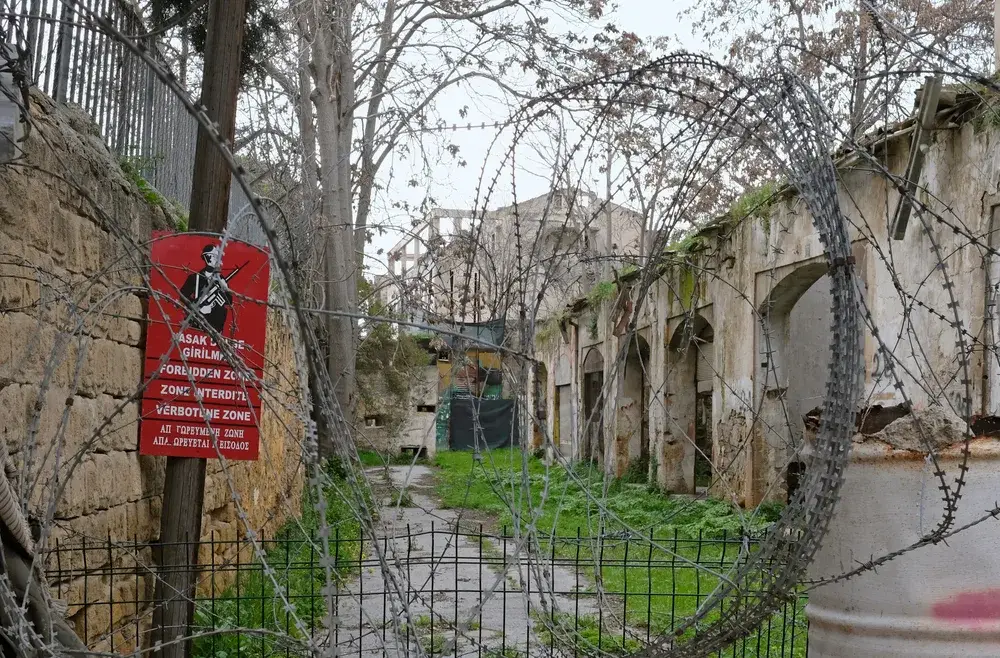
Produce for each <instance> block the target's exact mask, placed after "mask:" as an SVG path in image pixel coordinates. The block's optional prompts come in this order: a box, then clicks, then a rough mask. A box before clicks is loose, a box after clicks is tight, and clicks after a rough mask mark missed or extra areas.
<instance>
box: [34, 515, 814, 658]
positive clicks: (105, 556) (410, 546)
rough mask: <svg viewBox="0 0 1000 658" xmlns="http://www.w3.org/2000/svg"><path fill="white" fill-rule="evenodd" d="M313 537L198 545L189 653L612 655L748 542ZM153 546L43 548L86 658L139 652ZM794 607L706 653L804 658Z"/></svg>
mask: <svg viewBox="0 0 1000 658" xmlns="http://www.w3.org/2000/svg"><path fill="white" fill-rule="evenodd" d="M322 541H323V540H322V538H321V537H318V536H316V535H311V536H307V535H305V534H303V533H302V532H299V531H295V530H291V531H283V532H282V533H279V534H277V535H276V536H272V537H267V538H262V539H260V540H258V542H259V543H258V546H259V548H261V549H263V552H264V553H265V554H266V556H267V559H266V561H263V562H262V561H260V560H259V559H253V558H252V556H253V555H254V554H255V553H254V550H252V547H251V545H250V544H249V543H248V542H245V541H235V540H222V539H219V538H217V537H215V536H214V535H213V536H212V537H211V538H210V539H209V541H206V542H202V543H201V544H200V554H201V556H202V564H203V567H204V571H203V573H202V577H201V585H200V588H199V599H198V600H197V602H196V615H195V617H196V624H195V627H194V628H193V629H192V636H193V637H194V638H195V640H194V644H193V652H192V655H194V656H196V657H208V656H212V657H219V656H227V657H232V656H248V657H249V656H275V655H285V656H292V655H302V654H304V653H307V650H306V641H307V640H313V641H315V640H317V639H320V640H321V641H322V643H323V644H324V645H327V646H330V645H333V646H336V648H337V655H347V656H350V655H357V656H375V655H416V654H418V653H419V652H420V651H421V650H422V651H423V652H424V653H426V654H428V655H462V656H536V655H552V656H555V655H559V656H570V655H572V656H584V655H608V654H612V655H614V654H618V655H622V654H627V653H631V652H633V651H636V650H638V649H640V648H642V647H646V646H648V645H649V643H650V642H654V641H655V639H656V637H657V636H659V635H661V634H671V633H673V632H674V631H675V629H676V628H677V626H678V624H679V622H681V621H682V620H683V619H684V618H685V617H687V616H689V615H690V614H691V613H692V612H694V610H695V609H696V608H697V607H698V606H699V605H700V604H701V603H703V602H704V601H705V600H706V598H707V596H708V595H709V594H710V593H711V591H712V590H713V589H714V588H715V587H716V586H717V585H718V584H719V582H720V578H722V577H724V575H723V574H725V573H726V572H727V571H728V570H731V569H732V568H733V567H735V566H737V565H738V564H740V563H745V562H746V561H748V560H752V559H753V558H754V553H755V550H756V548H757V547H758V540H757V538H752V537H747V536H734V535H732V534H727V533H720V534H717V535H713V536H708V535H704V534H698V535H696V536H689V535H683V534H679V533H678V532H676V531H675V532H673V533H669V534H665V535H664V536H653V537H649V536H646V537H642V536H638V535H636V536H630V535H629V534H627V533H626V534H616V535H608V536H603V537H600V536H590V535H589V534H588V533H587V532H586V531H585V529H579V530H578V531H577V533H576V534H575V535H573V536H553V537H550V538H548V539H547V540H546V545H545V546H536V547H533V548H534V550H531V551H526V550H524V547H523V541H524V537H523V536H519V533H517V532H513V531H512V529H511V528H503V529H501V530H500V531H499V532H490V531H488V530H487V529H485V528H484V527H483V526H481V525H480V526H478V527H465V526H461V527H459V526H456V525H455V524H444V523H442V524H434V523H431V524H429V525H427V526H424V527H411V526H407V527H406V528H405V531H401V532H397V533H393V534H392V535H391V536H389V535H387V536H382V537H379V538H378V539H376V540H374V541H372V540H365V539H364V538H362V537H360V536H359V535H358V534H357V532H349V533H345V532H341V531H340V529H337V528H335V529H334V530H333V531H332V533H331V536H330V537H329V542H330V552H329V555H330V556H331V558H332V563H330V564H329V565H327V564H324V563H323V561H322V560H321V559H320V556H321V555H322V548H321V545H322ZM191 548H192V549H193V548H194V546H191ZM152 550H153V549H152V546H151V545H150V544H147V543H142V542H116V541H111V540H110V539H109V540H107V541H104V542H83V541H81V542H74V543H57V544H55V545H54V547H53V548H52V550H51V551H50V552H49V553H48V555H47V562H48V576H49V581H50V585H51V587H52V589H53V591H54V592H55V593H56V595H57V596H58V597H59V598H61V599H62V600H64V601H65V602H66V603H67V604H68V605H69V610H68V615H69V617H70V619H71V620H72V621H73V622H74V623H75V624H76V627H77V629H78V632H79V633H80V634H81V636H83V637H86V638H87V640H88V644H90V646H91V647H92V648H94V649H95V650H107V651H113V652H114V651H117V652H120V653H122V654H125V653H128V652H132V651H138V650H141V649H142V648H143V647H145V648H148V646H146V645H147V644H148V632H149V625H150V620H151V619H152V607H153V605H154V601H153V600H152V597H151V595H152V591H153V579H154V567H153V566H152V562H151V558H152V556H153V553H152ZM529 555H530V556H531V557H528V556H529ZM541 556H547V559H546V558H542V557H541ZM327 566H329V567H330V569H331V570H332V573H333V578H332V579H331V580H330V581H329V582H330V583H332V586H331V587H329V588H328V587H327V582H328V581H327ZM762 568H780V565H762ZM804 604H805V598H804V597H799V598H798V599H797V600H795V601H793V602H789V603H787V604H786V605H785V606H784V607H783V608H782V609H781V610H780V611H779V612H778V613H776V614H775V615H773V617H772V618H771V619H770V620H769V621H768V622H767V623H766V624H764V625H763V626H761V627H760V628H759V629H758V630H757V631H756V632H755V633H753V634H751V635H749V636H747V637H746V638H744V639H743V640H741V641H740V642H738V643H736V644H734V645H733V646H731V647H729V648H727V649H725V650H724V651H720V652H716V653H713V654H712V655H717V656H731V657H733V658H736V657H745V656H753V657H758V656H760V657H763V656H771V657H785V656H787V657H793V656H794V657H799V656H805V655H807V654H806V652H807V645H806V631H807V628H806V618H805V615H804V614H803V607H804ZM330 613H332V617H331V616H330ZM331 620H332V623H331ZM296 639H298V640H302V641H303V642H302V644H301V645H299V644H297V643H296ZM418 645H419V646H418Z"/></svg>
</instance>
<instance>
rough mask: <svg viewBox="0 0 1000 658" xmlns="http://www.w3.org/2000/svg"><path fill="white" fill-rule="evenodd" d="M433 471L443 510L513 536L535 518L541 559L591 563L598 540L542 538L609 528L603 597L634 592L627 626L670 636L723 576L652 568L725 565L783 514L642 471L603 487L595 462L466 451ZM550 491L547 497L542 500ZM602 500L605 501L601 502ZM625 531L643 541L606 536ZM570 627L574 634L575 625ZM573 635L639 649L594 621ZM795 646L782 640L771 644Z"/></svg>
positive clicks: (491, 550) (613, 648)
mask: <svg viewBox="0 0 1000 658" xmlns="http://www.w3.org/2000/svg"><path fill="white" fill-rule="evenodd" d="M435 464H436V465H437V466H438V467H439V469H440V470H439V471H438V473H437V480H438V488H437V491H438V495H439V496H440V497H441V498H442V501H443V503H444V506H446V507H452V508H465V509H476V510H482V511H484V512H486V513H487V514H488V515H489V516H492V517H494V518H496V519H497V521H498V525H505V526H508V531H509V527H510V526H512V525H513V524H514V523H525V524H526V523H529V522H530V521H528V520H527V519H526V517H527V516H530V515H527V514H523V512H526V511H528V510H531V511H533V512H535V513H536V514H537V518H536V519H535V520H534V521H533V523H534V527H535V528H536V529H537V530H540V531H542V533H543V534H542V537H541V538H540V542H539V543H540V545H539V547H538V550H539V552H540V553H541V554H548V553H549V552H552V553H553V554H554V555H556V556H560V557H564V558H569V559H579V560H581V563H586V562H587V561H588V560H590V559H591V558H592V557H593V555H594V553H593V551H595V550H598V549H597V548H596V547H597V546H598V543H596V542H593V541H588V542H583V543H582V544H581V543H577V542H575V541H563V540H556V539H548V540H547V539H546V538H545V536H546V534H549V533H551V535H550V536H554V537H557V538H563V539H564V538H567V537H575V536H576V534H577V532H578V531H579V532H580V534H581V535H582V536H583V537H585V538H589V539H596V538H597V536H598V533H597V530H598V522H599V521H600V522H602V523H603V528H602V531H603V533H604V537H605V539H604V541H603V542H601V543H600V547H601V548H600V550H602V555H603V557H604V564H603V565H602V566H601V567H600V572H599V574H600V579H601V582H602V584H603V587H604V588H605V590H606V591H611V592H627V596H624V597H623V598H624V601H623V605H624V607H625V610H624V612H625V620H626V623H627V626H628V627H629V628H633V629H638V628H644V627H646V626H648V627H649V628H650V629H651V630H652V632H654V633H662V632H669V631H670V629H671V628H672V624H673V623H674V622H675V621H676V620H677V619H679V618H682V617H685V616H687V615H690V614H692V613H694V611H695V608H696V606H697V601H698V596H697V592H699V591H701V592H704V591H706V589H705V588H709V589H711V587H712V586H713V585H714V584H716V583H718V577H717V576H714V575H712V574H710V573H708V572H706V571H703V570H697V569H673V568H652V567H651V566H650V565H651V564H652V565H655V564H674V563H676V561H677V560H678V559H680V560H683V561H691V562H698V563H701V564H712V563H715V564H722V563H724V562H725V563H728V562H730V561H732V560H733V559H734V547H733V538H734V537H744V536H750V537H756V536H760V535H761V534H762V533H763V532H764V531H765V530H766V529H767V527H768V526H770V524H772V523H773V522H774V521H775V519H777V518H778V516H779V515H780V512H781V505H780V504H773V503H771V504H767V505H762V506H761V507H760V508H758V509H757V510H746V511H742V510H740V509H739V508H737V507H735V506H733V505H732V504H730V503H727V502H725V501H721V500H713V499H707V500H691V499H689V498H686V497H681V496H667V495H662V494H660V493H657V492H656V491H650V490H649V488H647V487H646V486H642V484H637V483H641V482H644V481H645V473H646V466H645V465H639V466H637V467H636V469H635V470H634V471H633V472H632V473H630V474H627V475H626V477H623V478H619V479H615V480H612V481H608V482H606V481H605V478H604V476H603V474H602V472H601V471H600V469H598V468H595V467H594V466H593V465H591V464H584V463H578V464H576V465H574V466H573V467H572V470H571V471H566V470H564V469H562V468H559V467H556V466H553V467H548V468H546V466H545V464H544V463H542V462H541V461H540V460H538V459H536V458H534V457H531V456H527V457H526V456H524V455H522V453H521V452H520V450H519V449H503V450H492V451H488V452H486V453H484V454H483V456H482V460H481V461H476V460H474V459H473V456H472V454H471V453H467V452H455V451H448V452H440V453H438V455H437V458H436V460H435ZM640 473H641V474H642V476H641V477H640V475H639V474H640ZM525 476H526V477H527V484H528V487H527V491H526V490H525V487H524V483H525V481H524V477H525ZM543 490H547V492H548V493H547V496H546V498H545V499H544V500H543V499H542V491H543ZM605 492H606V494H605ZM595 501H601V505H600V506H599V505H598V504H597V502H595ZM514 511H517V512H518V514H514ZM625 529H631V530H632V532H635V531H636V530H638V531H639V532H640V533H641V536H640V537H638V538H635V537H634V535H633V536H632V538H629V537H628V535H626V538H625V539H607V538H608V537H613V536H614V535H616V534H617V533H619V532H620V531H622V530H625ZM649 533H651V534H652V535H653V536H654V537H655V538H656V540H657V541H656V546H655V547H654V546H650V543H649V541H648V540H647V539H645V537H646V536H648V534H649ZM494 541H496V540H494ZM640 547H641V549H640ZM636 549H640V550H636ZM481 553H482V554H483V555H484V557H486V558H487V559H489V560H491V561H492V560H494V559H496V560H500V559H502V558H503V553H502V549H500V548H499V547H498V546H496V545H494V543H493V542H487V541H485V540H484V541H483V546H482V549H481ZM581 574H583V577H584V578H585V579H586V580H587V581H589V582H594V581H596V580H597V575H598V574H597V573H596V572H595V570H594V567H593V566H589V567H583V568H582V571H581ZM650 594H653V595H654V596H652V597H651V596H649V595H650ZM670 594H672V596H671V595H670ZM796 605H799V606H801V605H802V603H801V602H799V603H798V604H796ZM620 610H621V609H620ZM778 614H779V617H778V622H777V623H778V624H781V617H780V614H782V613H778ZM591 621H593V620H591ZM781 627H782V628H784V625H782V626H781ZM569 629H570V631H572V629H573V626H572V620H570V626H569ZM558 630H559V629H558V627H556V631H557V633H556V636H555V637H554V638H551V639H553V640H554V641H560V639H562V640H563V641H565V639H566V638H565V633H563V634H562V635H560V634H559V633H558ZM793 632H795V633H796V635H798V634H799V633H800V632H801V633H804V631H801V630H794V631H793ZM779 635H780V634H779ZM576 637H577V639H578V640H580V642H584V643H586V642H589V643H590V644H591V645H592V646H593V647H599V648H600V650H601V651H604V652H608V653H620V652H623V651H626V652H627V651H629V650H631V649H632V648H633V645H632V644H631V640H630V639H629V638H628V636H627V634H626V641H625V642H624V643H623V642H622V635H621V629H620V626H619V628H618V631H617V633H609V632H608V629H607V628H604V629H600V631H598V627H597V624H596V622H594V623H592V624H591V623H590V622H588V623H587V624H584V625H583V626H582V627H581V628H580V630H579V635H578V636H576ZM615 637H616V638H617V639H615ZM799 637H801V636H799ZM788 640H789V637H788V635H784V636H783V638H778V639H775V640H774V641H775V642H780V641H786V642H787V641H788ZM768 642H770V640H768ZM582 646H583V645H578V648H579V647H582ZM796 646H798V641H796ZM764 648H766V647H764ZM773 649H774V647H771V650H773ZM796 650H798V649H796ZM803 650H804V649H803ZM748 655H750V654H748ZM761 655H764V654H761ZM795 655H796V656H798V655H800V654H798V653H796V654H795Z"/></svg>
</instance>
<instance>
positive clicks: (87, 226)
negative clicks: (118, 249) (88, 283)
mask: <svg viewBox="0 0 1000 658" xmlns="http://www.w3.org/2000/svg"><path fill="white" fill-rule="evenodd" d="M74 219H75V220H76V222H77V224H78V226H79V229H80V230H79V236H80V243H79V245H77V247H76V258H75V259H74V261H75V265H76V269H77V271H79V272H83V273H86V274H89V275H93V274H97V273H98V272H100V270H101V240H100V238H99V236H98V234H99V233H103V232H104V231H102V230H101V229H100V227H99V226H97V225H95V224H94V223H93V222H92V221H91V220H90V219H88V218H86V217H80V216H75V217H74Z"/></svg>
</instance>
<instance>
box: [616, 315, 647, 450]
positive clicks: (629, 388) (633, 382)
mask: <svg viewBox="0 0 1000 658" xmlns="http://www.w3.org/2000/svg"><path fill="white" fill-rule="evenodd" d="M618 404H619V408H618V414H619V419H618V421H619V422H618V425H619V427H618V434H619V436H622V435H624V436H627V437H628V452H627V455H623V456H624V457H625V458H626V460H627V461H626V464H625V465H623V466H622V468H623V469H624V468H625V467H632V466H633V465H638V467H640V468H641V467H642V465H646V466H648V464H649V343H648V342H646V339H645V338H643V337H642V336H640V335H638V334H636V335H635V336H633V337H632V338H631V339H630V340H629V344H628V352H627V353H626V357H625V371H624V373H622V391H621V396H620V398H619V403H618Z"/></svg>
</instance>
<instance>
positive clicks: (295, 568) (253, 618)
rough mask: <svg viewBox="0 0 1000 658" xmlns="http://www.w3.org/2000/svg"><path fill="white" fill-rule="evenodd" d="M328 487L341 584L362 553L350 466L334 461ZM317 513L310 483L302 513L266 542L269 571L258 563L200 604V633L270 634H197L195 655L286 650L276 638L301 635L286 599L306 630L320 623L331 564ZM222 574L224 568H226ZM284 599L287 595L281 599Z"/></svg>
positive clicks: (212, 657) (220, 657)
mask: <svg viewBox="0 0 1000 658" xmlns="http://www.w3.org/2000/svg"><path fill="white" fill-rule="evenodd" d="M326 475H327V477H328V482H327V486H326V487H324V496H325V498H326V521H327V524H328V525H329V528H330V537H331V540H330V553H331V557H332V558H333V559H334V560H333V561H334V565H333V573H334V579H335V580H336V581H342V580H344V579H345V578H348V577H350V576H352V575H354V574H355V573H356V571H357V565H358V563H359V561H360V559H361V557H362V543H363V542H362V541H361V526H360V524H359V523H358V520H357V517H356V516H355V513H354V511H353V510H354V505H353V504H352V503H351V501H348V500H346V499H345V498H344V493H345V492H347V491H349V490H350V485H349V484H348V482H347V470H346V468H345V467H344V466H342V465H341V464H339V463H337V462H329V463H328V464H327V468H326ZM318 530H319V515H318V513H317V511H316V497H315V494H314V493H312V490H311V488H310V487H307V488H306V493H305V495H304V496H303V501H302V515H301V516H300V517H299V518H297V519H292V520H291V521H289V522H288V523H286V524H285V525H284V527H282V528H281V529H280V530H279V531H278V532H277V534H276V535H275V536H274V538H273V539H267V540H266V543H265V545H264V548H265V552H266V564H267V565H268V566H269V567H270V568H271V569H273V573H272V575H267V574H266V573H264V566H263V564H262V563H261V562H260V561H258V560H253V561H252V565H253V566H252V567H250V568H249V569H247V568H244V569H241V571H240V575H239V576H238V577H237V579H236V582H234V583H233V584H232V585H231V586H230V587H229V588H227V589H226V590H225V592H223V593H222V594H221V595H219V596H217V597H215V598H214V599H211V600H205V601H199V602H198V603H197V607H196V609H195V628H194V629H193V630H194V632H195V633H198V632H199V631H204V630H210V629H217V630H233V631H236V630H237V629H259V630H261V631H264V633H265V634H261V635H259V636H252V635H249V634H240V633H236V632H233V633H232V634H227V633H221V634H214V635H209V636H205V637H200V638H198V639H196V640H195V642H194V651H193V656H194V658H229V657H231V656H237V655H239V656H245V657H246V658H257V657H260V658H264V657H266V656H274V655H278V654H279V653H280V654H284V652H285V647H286V645H287V640H286V641H284V642H283V641H282V640H280V639H279V638H278V637H277V636H276V635H267V634H266V633H269V632H272V633H280V634H285V635H286V636H289V637H292V638H296V639H302V633H301V631H299V629H298V628H296V626H295V622H294V618H293V616H292V614H291V611H289V610H286V608H285V601H286V600H287V601H288V602H289V603H290V604H291V606H292V610H294V613H295V615H296V616H297V617H298V618H299V619H300V620H301V621H302V622H304V624H305V625H306V627H307V629H309V628H317V627H318V626H320V625H321V624H322V619H323V616H324V615H325V607H324V606H325V599H324V598H323V597H322V596H320V595H319V593H320V592H322V591H323V588H324V587H325V586H326V582H327V581H326V569H325V568H324V566H322V565H321V559H320V558H321V556H322V549H321V541H320V539H319V538H318V534H317V533H318ZM223 572H225V570H223ZM283 599H284V600H283Z"/></svg>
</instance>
